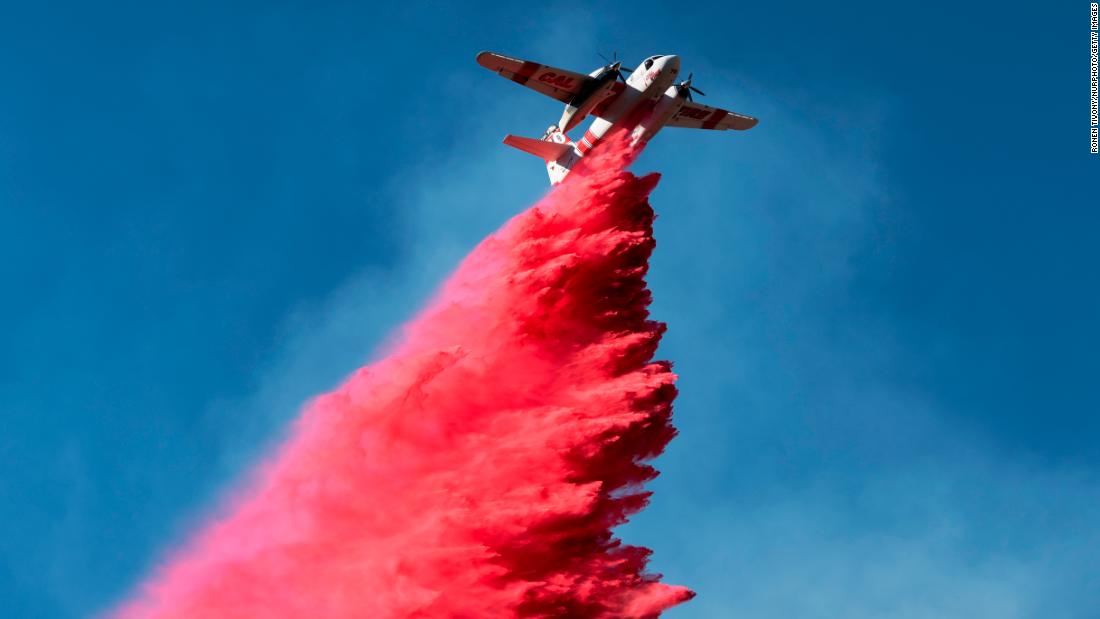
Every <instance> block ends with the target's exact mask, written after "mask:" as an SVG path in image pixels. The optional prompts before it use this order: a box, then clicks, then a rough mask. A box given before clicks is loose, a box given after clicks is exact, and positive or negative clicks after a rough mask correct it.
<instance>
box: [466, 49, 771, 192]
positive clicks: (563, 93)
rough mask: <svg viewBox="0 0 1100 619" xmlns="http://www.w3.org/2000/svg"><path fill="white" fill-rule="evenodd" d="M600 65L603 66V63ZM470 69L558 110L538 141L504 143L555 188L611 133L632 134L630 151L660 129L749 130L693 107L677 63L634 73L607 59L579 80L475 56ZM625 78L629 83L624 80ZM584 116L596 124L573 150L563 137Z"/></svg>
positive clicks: (748, 122) (743, 121)
mask: <svg viewBox="0 0 1100 619" xmlns="http://www.w3.org/2000/svg"><path fill="white" fill-rule="evenodd" d="M605 60H606V59H605ZM477 63H478V64H479V65H481V66H483V67H485V68H486V69H489V70H490V71H493V72H495V73H497V74H499V75H501V76H503V77H506V78H508V79H510V80H512V81H513V82H515V83H517V84H519V85H521V86H526V87H528V88H530V89H531V90H534V91H535V92H539V93H542V94H544V95H546V96H548V97H552V98H554V99H557V100H558V101H561V102H562V103H565V111H564V112H562V116H561V119H560V120H559V121H558V123H557V124H556V125H550V128H549V129H547V130H546V133H544V134H543V136H542V138H540V139H534V138H527V137H521V136H517V135H508V136H505V138H504V143H505V144H507V145H508V146H511V147H513V148H517V149H519V150H521V151H523V152H526V153H530V154H532V155H535V156H536V157H540V158H541V159H542V160H543V161H545V162H546V171H547V174H548V175H549V176H550V184H551V185H557V184H559V183H561V182H562V181H563V180H564V179H565V177H566V175H568V174H569V171H570V170H572V169H573V167H574V166H575V165H576V164H577V163H578V162H579V161H580V160H581V158H582V157H584V156H585V154H587V153H588V152H589V151H591V150H592V147H594V146H595V145H596V144H597V143H598V142H599V141H600V139H601V138H603V137H604V136H606V135H608V132H609V131H610V130H611V129H614V128H620V127H621V128H624V129H630V130H631V140H632V142H633V143H634V144H644V143H646V142H648V141H649V140H651V139H652V138H653V136H654V135H656V134H657V132H658V131H660V130H661V129H662V128H663V127H688V128H693V129H714V130H727V129H736V130H739V131H744V130H746V129H751V128H753V127H755V126H756V123H757V122H758V121H757V119H756V118H753V117H752V116H745V115H744V114H738V113H735V112H730V111H728V110H723V109H721V108H716V107H710V106H708V105H703V104H701V103H696V102H695V101H693V100H692V96H691V93H692V92H695V93H698V94H700V95H701V94H703V92H702V91H701V90H699V89H698V88H696V87H694V86H692V85H691V78H692V75H690V74H689V75H688V77H687V79H686V80H683V81H681V82H679V83H675V80H676V75H677V74H678V73H679V72H680V58H679V56H673V55H657V56H650V57H649V58H646V59H645V60H644V61H643V62H642V63H641V64H639V65H638V68H637V69H635V70H634V71H630V70H629V69H624V68H623V67H622V63H621V62H618V61H617V60H615V59H614V57H613V61H609V62H608V63H607V64H606V65H604V66H602V67H600V68H598V69H596V70H594V71H592V72H591V73H589V74H588V75H582V74H580V73H575V72H573V71H568V70H566V69H559V68H557V67H552V66H549V65H544V64H540V63H538V62H532V61H530V60H520V59H518V58H509V57H508V56H504V55H501V54H497V53H494V52H481V53H480V54H478V55H477ZM624 71H626V72H628V73H630V77H629V78H624V77H623V72H624ZM588 116H594V117H595V120H593V121H592V124H591V125H589V127H588V130H587V131H585V132H584V137H582V138H581V139H580V141H578V142H574V141H572V140H570V139H569V137H568V135H566V134H567V133H568V131H569V130H570V129H572V128H574V127H576V126H577V125H578V124H579V123H580V122H581V121H582V120H584V119H585V118H586V117H588Z"/></svg>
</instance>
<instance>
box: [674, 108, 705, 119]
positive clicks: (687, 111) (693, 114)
mask: <svg viewBox="0 0 1100 619" xmlns="http://www.w3.org/2000/svg"><path fill="white" fill-rule="evenodd" d="M709 115H710V111H709V110H704V109H701V108H697V107H688V106H686V105H685V106H684V107H682V108H680V116H687V117H688V118H694V119H696V120H702V119H704V118H706V117H707V116H709Z"/></svg>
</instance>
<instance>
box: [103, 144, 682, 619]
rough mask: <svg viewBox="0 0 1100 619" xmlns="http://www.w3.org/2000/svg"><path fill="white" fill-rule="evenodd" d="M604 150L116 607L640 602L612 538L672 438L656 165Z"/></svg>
mask: <svg viewBox="0 0 1100 619" xmlns="http://www.w3.org/2000/svg"><path fill="white" fill-rule="evenodd" d="M631 156H632V155H631V152H630V150H629V148H628V147H626V146H625V145H623V144H622V143H618V142H615V143H611V144H607V145H605V146H604V152H602V153H597V154H594V155H593V157H592V158H591V160H590V161H589V162H588V163H587V164H586V168H585V169H584V170H581V172H582V173H583V176H581V175H580V174H577V173H574V175H573V176H572V177H570V180H569V181H568V182H566V183H565V184H563V185H562V186H560V187H559V188H557V189H555V190H554V191H553V192H551V193H550V194H549V195H548V196H547V197H546V198H545V199H543V200H542V201H541V202H540V203H539V204H537V205H536V206H534V207H533V208H531V209H530V210H528V211H526V212H524V213H523V214H521V215H519V216H517V217H516V218H514V219H513V220H512V221H511V222H509V223H508V224H507V225H505V226H504V227H503V228H502V229H501V230H500V231H498V232H497V233H495V234H493V235H492V236H490V237H489V238H487V239H486V240H485V241H484V242H482V243H481V245H480V246H479V247H478V248H477V249H475V250H474V252H473V253H472V254H471V255H470V256H469V257H468V258H467V259H466V260H465V261H464V262H463V264H462V265H461V266H460V268H459V269H458V271H457V272H456V273H455V274H454V275H453V276H452V277H451V279H450V280H449V281H448V282H447V283H446V284H445V285H444V287H443V289H442V291H441V292H440V294H439V296H438V298H437V299H436V300H435V301H434V302H433V303H432V305H431V306H430V307H429V309H428V310H427V311H425V312H424V313H423V314H421V315H420V316H419V317H418V318H416V319H415V320H414V321H413V322H412V323H411V324H409V325H407V326H406V327H405V328H404V330H403V332H402V337H401V339H400V341H399V343H398V344H396V345H395V346H394V347H393V350H392V351H391V352H390V353H389V355H388V356H387V357H385V358H384V359H382V360H381V361H379V362H377V363H374V364H372V365H370V366H368V367H365V368H362V369H360V370H359V371H357V372H356V373H355V374H354V375H353V376H352V377H351V378H350V379H349V380H348V381H347V382H346V383H345V384H344V385H343V386H341V387H340V388H338V389H337V390H336V391H334V392H332V393H329V394H327V395H324V396H321V397H319V398H318V399H316V400H315V401H314V402H313V403H312V404H311V405H310V406H309V407H308V408H307V410H306V411H305V412H304V414H303V416H302V417H301V419H300V420H299V421H298V422H297V423H296V425H295V427H294V429H293V431H292V433H291V435H290V437H289V439H288V440H287V442H286V443H285V444H284V445H283V446H282V447H281V448H280V449H279V450H278V452H277V453H276V454H275V455H274V456H273V457H272V458H271V459H270V460H269V461H268V462H267V463H266V464H265V465H264V466H262V467H261V469H260V470H259V471H258V472H257V473H256V474H255V475H254V478H253V482H252V483H251V484H250V485H246V487H245V488H244V490H243V491H241V492H240V493H239V494H238V498H237V499H236V500H234V501H232V502H231V503H230V505H228V506H227V509H226V510H225V515H224V516H223V517H221V518H220V519H219V520H217V521H215V522H213V523H212V524H211V525H210V526H208V527H207V528H206V529H205V530H204V531H202V532H200V534H199V535H198V536H197V537H196V538H195V539H194V540H192V542H191V543H189V544H188V545H186V546H185V547H184V548H183V549H182V550H180V551H179V552H177V553H176V554H174V555H173V556H171V557H169V559H168V561H167V562H166V563H165V564H164V565H163V566H162V567H161V568H160V569H159V570H158V571H157V573H156V574H155V575H154V576H153V577H152V578H151V579H150V580H149V581H148V582H147V583H145V584H144V585H143V586H142V588H141V590H140V592H139V593H138V594H137V595H136V596H135V598H134V599H133V600H131V601H129V602H128V603H127V604H125V605H124V606H123V607H122V608H120V609H118V610H116V611H115V615H116V616H118V617H125V618H130V617H157V618H182V617H188V618H195V617H199V618H205V617H218V618H231V619H232V618H246V617H247V618H256V617H265V618H282V617H341V618H342V617H371V618H398V617H400V618H404V617H417V618H429V617H478V618H481V617H566V616H567V617H581V618H588V617H592V618H596V617H600V618H604V617H656V616H657V615H659V614H660V613H661V611H663V610H665V609H667V608H669V607H671V606H673V605H675V604H677V603H679V602H682V601H684V600H686V599H688V598H690V597H691V596H692V595H693V594H692V593H691V592H690V591H689V590H687V589H685V588H683V587H675V586H669V585H665V584H663V583H660V582H659V580H658V579H659V576H658V575H653V574H647V573H646V572H645V566H646V561H647V558H648V555H649V551H648V550H647V549H645V548H639V547H634V546H629V545H625V544H623V543H621V542H620V541H619V540H618V539H617V538H616V537H614V536H613V535H612V533H611V529H612V528H613V527H615V526H616V525H619V524H621V523H623V522H625V520H626V518H627V517H628V515H630V514H632V513H634V512H636V511H637V510H639V509H641V508H642V507H644V506H645V504H646V502H647V499H648V493H647V492H645V491H644V490H642V488H641V486H642V484H643V483H644V482H646V481H647V480H649V479H651V478H653V477H654V476H655V475H656V472H655V470H654V469H653V468H651V467H650V466H649V465H647V464H645V463H644V461H645V460H647V459H649V458H652V457H653V456H655V455H657V454H658V453H659V452H660V451H661V450H662V449H663V448H664V446H665V445H666V444H667V443H668V441H669V440H670V439H671V438H672V437H673V435H674V434H675V430H674V429H673V428H672V426H671V423H670V416H671V410H672V408H671V407H672V400H673V397H674V396H675V394H676V389H675V387H674V386H673V382H674V380H675V375H674V374H673V373H672V372H671V369H670V366H669V364H668V363H666V362H659V361H658V362H653V361H652V357H653V354H654V352H655V350H656V348H657V344H658V341H659V340H660V337H661V334H662V333H663V331H664V325H663V324H661V323H658V322H654V321H651V320H650V319H649V312H648V309H647V307H648V305H649V302H650V292H649V290H648V289H647V287H646V284H645V280H644V277H645V274H646V270H647V268H648V259H649V255H650V253H651V251H652V250H653V247H654V240H653V236H652V223H653V211H652V209H651V208H650V206H649V204H648V196H649V193H650V191H651V190H652V189H653V187H654V186H655V185H656V183H657V180H658V179H657V175H650V176H646V177H642V178H638V177H636V176H634V175H633V174H631V173H629V172H626V171H625V170H624V167H625V165H626V164H627V163H628V162H629V159H630V158H631Z"/></svg>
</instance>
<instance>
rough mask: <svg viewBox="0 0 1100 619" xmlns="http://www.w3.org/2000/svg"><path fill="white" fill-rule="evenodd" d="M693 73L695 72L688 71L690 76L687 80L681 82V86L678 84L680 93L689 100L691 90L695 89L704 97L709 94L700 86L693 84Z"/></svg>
mask: <svg viewBox="0 0 1100 619" xmlns="http://www.w3.org/2000/svg"><path fill="white" fill-rule="evenodd" d="M693 75H695V74H694V73H688V78H687V79H686V80H684V81H682V82H680V84H679V86H677V88H678V89H679V90H680V94H681V95H682V96H683V97H684V98H685V99H687V100H688V101H691V92H692V91H693V90H694V91H695V92H697V93H699V94H701V95H703V96H704V97H705V96H707V93H705V92H703V91H702V90H699V89H698V88H696V87H694V86H692V85H691V76H693Z"/></svg>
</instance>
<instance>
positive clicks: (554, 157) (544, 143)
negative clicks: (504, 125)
mask: <svg viewBox="0 0 1100 619" xmlns="http://www.w3.org/2000/svg"><path fill="white" fill-rule="evenodd" d="M504 143H505V144H507V145H508V146H511V147H512V148H518V149H519V150H522V151H523V152H525V153H530V154H532V155H534V156H536V157H538V158H540V159H542V160H543V161H545V162H546V173H547V174H548V175H549V176H550V184H551V185H557V184H558V183H560V182H561V181H562V179H564V178H565V175H567V174H569V170H570V169H571V168H572V167H573V164H574V163H576V161H577V158H578V156H577V153H576V152H575V151H574V150H573V148H574V147H575V146H576V144H574V143H573V142H571V141H570V140H569V138H568V137H567V136H566V135H565V134H564V133H562V131H561V130H560V129H558V127H557V126H556V125H551V126H550V128H549V129H547V130H546V134H545V135H543V136H542V139H541V140H536V139H534V138H524V137H520V136H518V135H507V136H504Z"/></svg>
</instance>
